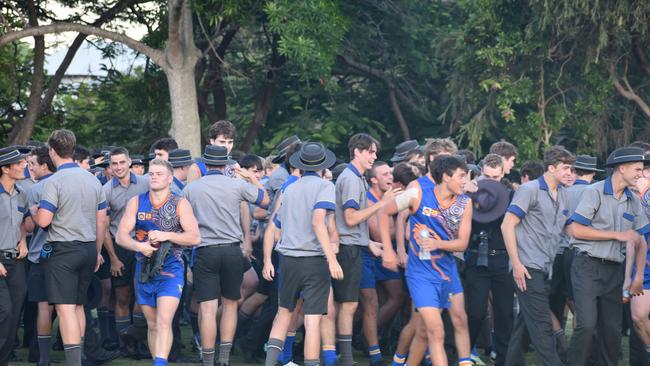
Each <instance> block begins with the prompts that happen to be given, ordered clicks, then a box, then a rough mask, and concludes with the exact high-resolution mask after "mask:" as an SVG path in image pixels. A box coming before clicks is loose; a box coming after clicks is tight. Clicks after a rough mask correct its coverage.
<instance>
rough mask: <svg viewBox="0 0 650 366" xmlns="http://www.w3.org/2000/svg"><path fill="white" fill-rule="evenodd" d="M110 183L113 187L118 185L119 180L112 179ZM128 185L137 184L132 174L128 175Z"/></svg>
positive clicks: (136, 179)
mask: <svg viewBox="0 0 650 366" xmlns="http://www.w3.org/2000/svg"><path fill="white" fill-rule="evenodd" d="M111 182H112V184H113V187H117V186H119V185H120V180H119V179H117V177H113V179H111ZM129 183H133V184H135V183H138V178H137V177H136V176H135V174H133V172H131V173H129Z"/></svg>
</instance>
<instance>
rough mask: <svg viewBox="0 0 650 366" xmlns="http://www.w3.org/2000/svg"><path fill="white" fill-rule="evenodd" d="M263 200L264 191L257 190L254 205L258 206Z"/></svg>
mask: <svg viewBox="0 0 650 366" xmlns="http://www.w3.org/2000/svg"><path fill="white" fill-rule="evenodd" d="M262 200H264V191H263V190H262V189H258V190H257V199H256V200H255V205H256V206H260V205H261V204H262Z"/></svg>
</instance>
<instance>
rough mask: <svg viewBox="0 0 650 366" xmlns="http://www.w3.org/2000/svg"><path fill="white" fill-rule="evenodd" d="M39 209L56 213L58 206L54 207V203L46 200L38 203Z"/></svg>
mask: <svg viewBox="0 0 650 366" xmlns="http://www.w3.org/2000/svg"><path fill="white" fill-rule="evenodd" d="M38 207H39V208H42V209H45V210H48V211H50V212H51V213H56V206H54V204H52V203H50V202H48V201H46V200H41V202H39V203H38Z"/></svg>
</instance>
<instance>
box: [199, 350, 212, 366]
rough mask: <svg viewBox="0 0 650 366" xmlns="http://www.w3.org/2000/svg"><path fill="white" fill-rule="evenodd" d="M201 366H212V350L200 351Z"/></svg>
mask: <svg viewBox="0 0 650 366" xmlns="http://www.w3.org/2000/svg"><path fill="white" fill-rule="evenodd" d="M201 357H202V358H203V366H214V348H204V349H203V350H202V351H201Z"/></svg>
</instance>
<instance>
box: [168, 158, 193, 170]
mask: <svg viewBox="0 0 650 366" xmlns="http://www.w3.org/2000/svg"><path fill="white" fill-rule="evenodd" d="M169 163H170V164H171V165H172V168H182V167H184V166H190V165H192V164H194V163H196V161H195V160H194V159H187V160H180V161H175V162H173V163H172V162H171V161H170V162H169Z"/></svg>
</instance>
